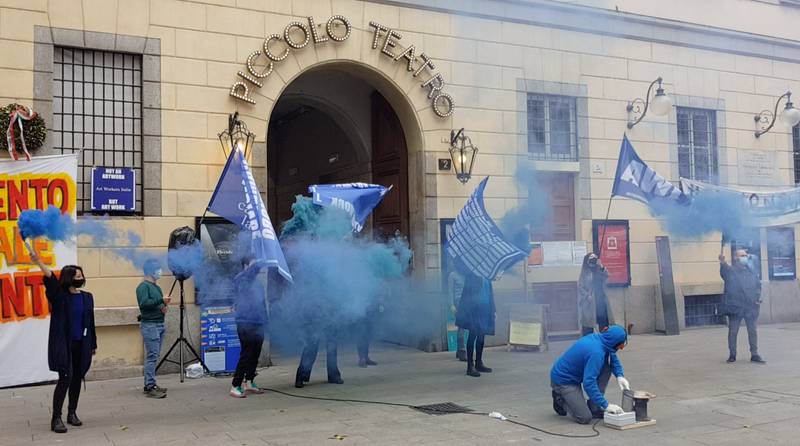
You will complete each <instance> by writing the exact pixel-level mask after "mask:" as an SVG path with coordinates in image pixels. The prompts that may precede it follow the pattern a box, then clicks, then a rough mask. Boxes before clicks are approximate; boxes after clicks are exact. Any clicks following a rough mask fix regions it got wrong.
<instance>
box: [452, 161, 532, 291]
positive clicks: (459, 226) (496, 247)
mask: <svg viewBox="0 0 800 446" xmlns="http://www.w3.org/2000/svg"><path fill="white" fill-rule="evenodd" d="M487 181H489V177H486V178H484V179H483V181H481V183H480V184H479V185H478V187H477V188H476V189H475V192H473V193H472V196H471V197H470V198H469V200H468V201H467V204H465V205H464V208H463V209H461V212H460V213H459V214H458V217H456V221H455V222H454V223H453V231H452V233H451V234H450V237H449V238H448V239H447V246H446V248H445V249H446V250H447V253H448V254H449V255H450V256H451V257H453V258H456V259H459V260H460V261H461V262H463V264H464V265H465V266H466V267H467V268H468V269H469V270H470V271H471V272H472V273H474V274H476V275H478V276H480V277H484V278H486V279H489V280H494V279H495V278H496V277H497V275H498V273H500V272H502V271H505V270H507V269H508V268H510V267H511V266H512V265H514V264H515V263H517V262H518V261H520V260H523V259H525V257H526V254H525V253H524V252H522V251H521V250H520V249H519V248H517V247H515V246H514V245H512V244H511V243H509V242H508V241H507V240H506V239H505V238H504V237H503V233H502V232H501V231H500V228H498V227H497V225H496V224H495V222H494V221H493V220H492V217H490V216H489V214H488V213H487V212H486V208H485V207H484V205H483V190H484V189H485V188H486V183H487Z"/></svg>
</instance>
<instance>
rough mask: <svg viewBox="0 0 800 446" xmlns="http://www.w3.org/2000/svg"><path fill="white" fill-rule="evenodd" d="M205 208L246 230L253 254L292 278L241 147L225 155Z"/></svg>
mask: <svg viewBox="0 0 800 446" xmlns="http://www.w3.org/2000/svg"><path fill="white" fill-rule="evenodd" d="M207 209H208V210H209V211H212V212H214V213H215V214H217V215H219V216H220V217H223V218H224V219H226V220H228V221H230V222H231V223H234V224H237V225H239V226H240V227H241V228H242V231H244V232H249V233H250V237H249V239H250V251H251V252H250V253H251V255H252V256H253V258H254V259H256V260H257V261H261V262H263V263H264V264H265V265H266V266H268V267H272V268H276V269H277V270H278V272H279V273H280V274H281V276H283V277H284V278H285V279H286V280H289V281H291V280H292V274H291V273H290V272H289V266H288V265H287V264H286V258H285V257H284V256H283V250H282V249H281V245H280V243H278V237H277V236H276V235H275V229H274V228H273V227H272V222H271V221H270V219H269V214H267V208H266V207H265V206H264V201H263V200H262V199H261V194H260V193H259V192H258V186H256V181H255V179H254V178H253V172H252V171H251V170H250V166H249V165H248V164H247V161H246V160H245V159H244V155H243V154H242V153H241V152H240V151H238V150H234V151H232V152H231V155H230V156H229V157H228V161H227V162H226V163H225V168H224V169H223V170H222V175H220V178H219V181H218V182H217V187H216V188H215V189H214V194H213V195H212V196H211V201H210V202H209V203H208V208H207Z"/></svg>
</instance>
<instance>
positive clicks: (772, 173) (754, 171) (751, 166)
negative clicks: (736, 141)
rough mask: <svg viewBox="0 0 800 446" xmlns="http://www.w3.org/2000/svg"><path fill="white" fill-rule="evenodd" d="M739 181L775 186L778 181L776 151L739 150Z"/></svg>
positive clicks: (746, 183) (752, 184)
mask: <svg viewBox="0 0 800 446" xmlns="http://www.w3.org/2000/svg"><path fill="white" fill-rule="evenodd" d="M738 158H739V160H738V161H739V162H738V163H737V164H738V167H739V181H738V183H739V184H740V185H745V186H774V185H776V184H777V181H778V168H777V165H776V159H775V152H772V151H764V150H739V152H738Z"/></svg>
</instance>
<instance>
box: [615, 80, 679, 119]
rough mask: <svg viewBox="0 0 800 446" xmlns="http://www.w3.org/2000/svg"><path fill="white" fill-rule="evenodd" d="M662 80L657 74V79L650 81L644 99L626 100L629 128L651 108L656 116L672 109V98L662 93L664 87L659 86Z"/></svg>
mask: <svg viewBox="0 0 800 446" xmlns="http://www.w3.org/2000/svg"><path fill="white" fill-rule="evenodd" d="M662 81H663V79H662V78H661V76H659V77H658V79H656V80H654V81H653V82H650V86H649V87H647V95H646V96H645V98H644V99H642V98H636V99H634V100H633V101H631V102H628V106H627V107H626V109H627V110H628V113H630V114H631V120H630V121H628V128H629V129H632V128H633V126H635V125H636V124H638V123H639V122H641V121H642V119H644V117H645V115H646V114H647V111H648V110H653V114H654V115H656V116H664V115H666V114H667V113H669V111H670V109H672V99H671V98H670V97H669V96H667V94H666V93H664V88H663V87H662V86H661V82H662ZM656 83H658V88H657V89H656V95H655V96H653V99H652V100H651V99H650V92H651V91H652V90H653V86H654V85H655V84H656ZM637 116H638V118H637Z"/></svg>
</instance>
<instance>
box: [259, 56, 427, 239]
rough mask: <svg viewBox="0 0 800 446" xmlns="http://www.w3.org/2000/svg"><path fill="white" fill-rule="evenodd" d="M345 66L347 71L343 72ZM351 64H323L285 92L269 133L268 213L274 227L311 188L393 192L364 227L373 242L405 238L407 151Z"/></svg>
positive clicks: (393, 117)
mask: <svg viewBox="0 0 800 446" xmlns="http://www.w3.org/2000/svg"><path fill="white" fill-rule="evenodd" d="M345 67H347V68H348V69H345ZM365 77H366V76H364V75H359V74H358V70H353V69H352V66H345V65H337V64H327V65H323V66H319V67H316V68H312V69H309V70H307V71H305V72H303V73H302V74H300V75H299V76H298V77H297V78H296V79H294V80H293V81H292V82H291V83H289V84H288V86H287V87H286V88H285V89H284V91H283V93H282V94H281V96H280V97H279V98H278V100H277V102H276V103H275V106H274V107H273V110H272V113H271V115H270V120H269V127H268V133H267V170H268V200H267V203H268V207H269V213H270V216H271V218H272V219H273V221H275V222H278V224H280V222H283V221H286V220H287V219H288V218H289V217H291V204H292V203H293V202H294V200H295V198H294V197H295V196H296V195H298V194H303V195H306V194H307V193H308V186H309V185H311V184H332V183H351V182H365V183H375V184H381V185H384V186H392V190H391V191H390V192H389V194H387V196H386V197H385V198H384V200H383V202H382V203H381V204H380V205H379V206H378V207H377V208H376V209H375V211H374V212H373V215H372V218H371V224H369V223H370V222H368V225H366V227H367V228H371V230H372V232H373V234H374V235H375V236H379V237H380V236H390V235H393V234H395V233H397V232H399V233H401V234H403V235H405V236H407V237H410V236H411V231H410V224H409V187H408V181H409V179H408V166H409V162H408V145H407V143H406V137H405V133H404V131H403V126H402V124H401V122H400V119H399V118H398V116H397V113H396V112H395V110H394V109H393V107H392V106H391V104H390V102H389V101H388V100H387V99H386V98H385V97H384V95H383V94H382V93H381V92H380V91H379V90H378V89H377V88H375V87H374V86H373V84H372V83H370V82H369V81H368V80H366V79H365Z"/></svg>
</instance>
